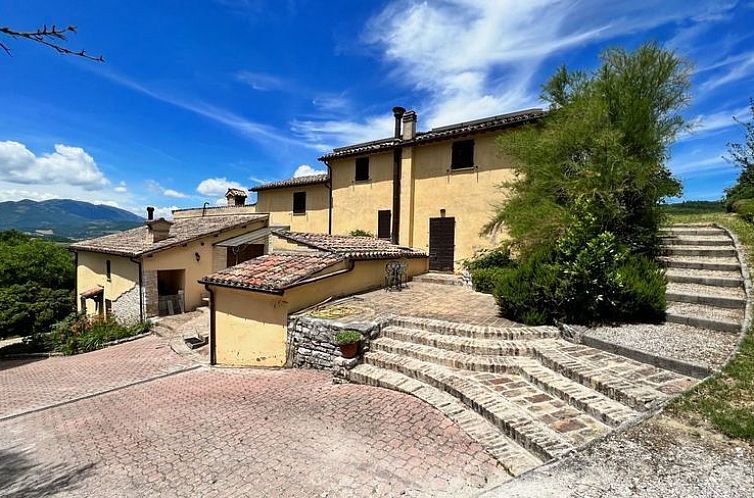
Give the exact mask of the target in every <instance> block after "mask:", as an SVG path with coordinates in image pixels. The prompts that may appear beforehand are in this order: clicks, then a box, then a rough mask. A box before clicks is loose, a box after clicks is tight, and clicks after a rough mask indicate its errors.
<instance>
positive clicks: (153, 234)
mask: <svg viewBox="0 0 754 498" xmlns="http://www.w3.org/2000/svg"><path fill="white" fill-rule="evenodd" d="M172 225H173V222H172V221H168V220H166V219H165V218H160V219H158V220H149V221H147V244H154V243H155V242H160V241H161V240H165V239H167V238H168V237H170V227H171V226H172Z"/></svg>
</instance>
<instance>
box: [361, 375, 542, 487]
mask: <svg viewBox="0 0 754 498" xmlns="http://www.w3.org/2000/svg"><path fill="white" fill-rule="evenodd" d="M347 375H348V379H349V380H350V381H352V382H356V383H358V384H365V385H369V386H377V387H383V388H387V389H392V390H394V391H399V392H404V393H406V394H411V395H413V396H415V397H417V398H419V399H420V400H422V401H424V402H425V403H427V404H429V405H430V406H432V407H434V408H436V409H437V410H439V411H440V412H442V413H443V414H444V415H445V416H446V417H448V418H449V419H450V420H452V421H453V422H455V423H456V424H458V426H459V427H461V429H463V430H464V431H465V432H466V433H467V434H468V435H469V436H471V438H472V439H474V440H476V441H477V442H478V443H479V444H481V445H482V446H483V447H484V448H485V449H486V450H487V452H488V453H489V454H490V455H492V456H493V457H494V458H495V459H497V461H498V462H500V464H501V465H502V466H503V468H504V469H505V470H506V471H507V472H508V473H509V474H511V475H512V476H514V477H515V476H518V475H521V474H523V473H524V472H527V471H529V470H531V469H533V468H535V467H538V466H539V465H541V464H542V460H541V459H540V458H539V457H537V456H535V455H534V454H532V453H530V452H528V451H527V450H525V449H524V448H523V447H521V446H520V445H518V444H517V443H516V442H515V441H513V440H512V439H510V438H508V437H506V436H504V435H503V434H502V433H501V432H500V430H499V429H498V428H497V427H495V426H494V425H492V424H491V423H490V422H488V421H487V419H485V418H484V417H482V416H481V415H479V414H478V413H476V412H475V411H474V410H472V409H471V408H469V407H467V406H466V405H464V404H463V403H462V402H460V401H459V400H457V399H456V398H454V397H453V396H451V395H450V394H448V393H446V392H445V391H441V390H440V389H436V388H434V387H432V386H430V385H428V384H425V383H423V382H420V381H418V380H415V379H412V378H410V377H407V376H405V375H403V374H400V373H398V372H394V371H392V370H385V369H383V368H379V367H375V366H374V365H366V364H361V365H357V366H356V367H355V368H353V369H352V370H349V371H348V373H347Z"/></svg>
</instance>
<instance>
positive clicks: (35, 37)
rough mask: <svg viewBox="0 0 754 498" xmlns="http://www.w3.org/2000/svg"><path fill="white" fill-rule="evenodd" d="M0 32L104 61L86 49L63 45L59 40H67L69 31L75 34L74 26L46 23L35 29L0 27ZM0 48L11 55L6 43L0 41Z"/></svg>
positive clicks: (61, 50) (79, 55) (68, 53)
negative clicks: (48, 24) (22, 29)
mask: <svg viewBox="0 0 754 498" xmlns="http://www.w3.org/2000/svg"><path fill="white" fill-rule="evenodd" d="M0 33H2V34H4V35H7V36H10V37H13V38H21V39H25V40H30V41H33V42H35V43H39V44H41V45H44V46H46V47H50V48H51V49H53V50H55V51H56V52H58V53H60V54H64V55H73V56H76V57H82V58H84V59H89V60H92V61H96V62H105V59H104V58H103V57H102V56H101V55H96V56H95V55H89V54H88V53H87V52H86V50H83V49H82V50H71V49H69V48H66V47H65V46H63V44H62V43H61V42H64V41H66V40H67V35H68V34H69V33H74V34H76V26H68V27H65V28H58V27H57V26H55V25H54V24H53V25H52V27H50V28H48V27H47V25H44V26H42V27H41V28H38V29H37V30H36V31H16V30H14V29H11V28H8V27H0ZM0 49H2V50H3V51H5V53H6V54H8V55H11V51H10V48H9V47H8V45H6V44H5V43H3V42H1V41H0Z"/></svg>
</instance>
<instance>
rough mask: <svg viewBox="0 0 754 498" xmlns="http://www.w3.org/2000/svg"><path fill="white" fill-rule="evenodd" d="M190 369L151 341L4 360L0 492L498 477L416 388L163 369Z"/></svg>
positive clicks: (440, 484) (271, 373) (224, 488)
mask: <svg viewBox="0 0 754 498" xmlns="http://www.w3.org/2000/svg"><path fill="white" fill-rule="evenodd" d="M187 366H188V364H187V363H186V360H184V359H183V358H181V357H180V356H178V355H176V354H175V353H173V352H172V351H171V350H170V349H168V348H166V347H164V344H163V343H162V341H161V340H160V339H158V338H154V337H150V338H147V339H140V340H137V341H134V342H131V343H127V344H123V345H120V346H114V347H111V348H108V349H105V350H102V351H98V352H95V353H87V354H84V355H79V356H75V357H65V358H52V359H47V360H41V361H37V362H32V363H25V364H22V363H20V362H0V369H2V370H0V374H1V376H0V387H1V388H2V392H3V394H4V399H3V404H2V413H3V415H4V416H5V417H6V418H5V419H0V490H2V492H0V494H3V495H7V496H19V497H20V496H45V495H47V494H49V493H51V492H55V493H59V495H61V496H105V497H106V496H153V495H163V496H297V497H298V496H317V497H320V496H330V497H335V496H337V497H340V496H468V495H473V494H475V493H477V492H479V491H480V489H482V488H484V487H488V486H489V485H492V484H494V483H499V482H501V481H502V480H504V479H505V473H504V472H503V471H502V470H501V469H500V468H499V467H498V466H496V464H495V462H494V460H492V459H491V458H490V457H489V456H488V455H487V454H486V453H485V452H484V451H483V449H482V448H481V447H480V446H479V445H478V444H477V443H475V442H473V441H472V440H471V439H470V438H469V437H468V436H467V435H466V434H465V433H464V432H463V431H461V430H460V429H459V428H458V427H457V426H456V425H454V424H453V423H452V422H450V421H449V420H448V419H447V418H445V417H444V416H443V415H441V414H440V413H439V412H438V411H435V410H434V409H432V408H430V407H429V406H428V405H426V404H424V403H423V402H421V401H419V400H417V399H415V398H413V397H411V396H407V395H403V394H400V393H397V392H393V391H389V390H384V389H378V388H373V387H366V386H359V385H334V384H332V383H331V376H330V374H329V372H319V371H313V370H241V369H209V368H206V367H201V368H198V369H194V370H190V371H184V372H181V373H176V374H173V375H167V376H164V374H165V373H170V372H172V371H174V370H175V369H180V368H186V367H187ZM155 374H156V375H155ZM160 375H163V376H162V377H159V376H160ZM150 376H151V377H155V376H157V377H158V378H155V379H154V380H151V381H146V382H140V383H139V381H143V380H145V379H148V378H150ZM127 381H128V382H131V383H134V382H136V384H134V385H132V386H130V387H122V386H123V385H124V383H125V382H127ZM79 383H82V384H83V385H82V386H80V387H79V386H78V385H79ZM113 387H121V388H120V389H116V390H114V391H110V392H105V393H103V394H99V395H97V394H95V393H96V392H97V390H98V389H99V390H101V391H107V390H110V389H112V388H113ZM6 393H7V394H6ZM8 395H9V396H8ZM82 396H85V397H84V398H83V399H78V400H76V398H77V397H82ZM7 400H10V403H9V402H8V401H7ZM61 401H68V403H65V404H62V405H59V406H53V407H51V408H47V409H39V408H41V407H43V406H45V405H51V404H54V403H56V402H61ZM33 409H38V410H37V411H32V412H28V413H26V414H21V415H18V414H19V413H21V412H25V411H28V410H33ZM13 414H16V416H12V415H13ZM8 415H11V416H12V417H11V418H7V416H8Z"/></svg>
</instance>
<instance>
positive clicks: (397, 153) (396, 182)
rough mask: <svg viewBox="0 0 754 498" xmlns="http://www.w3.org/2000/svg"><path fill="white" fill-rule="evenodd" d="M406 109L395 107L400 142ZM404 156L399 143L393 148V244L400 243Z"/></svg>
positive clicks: (397, 135)
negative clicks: (402, 120) (402, 161)
mask: <svg viewBox="0 0 754 498" xmlns="http://www.w3.org/2000/svg"><path fill="white" fill-rule="evenodd" d="M405 112H406V109H404V108H403V107H393V116H394V117H395V139H396V141H398V143H399V144H400V141H401V119H402V118H403V114H404V113H405ZM402 158H403V148H402V147H401V146H400V145H398V146H397V147H396V148H395V149H393V214H392V217H393V227H392V230H391V233H390V241H391V242H392V243H393V244H398V243H399V236H400V229H401V159H402Z"/></svg>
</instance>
